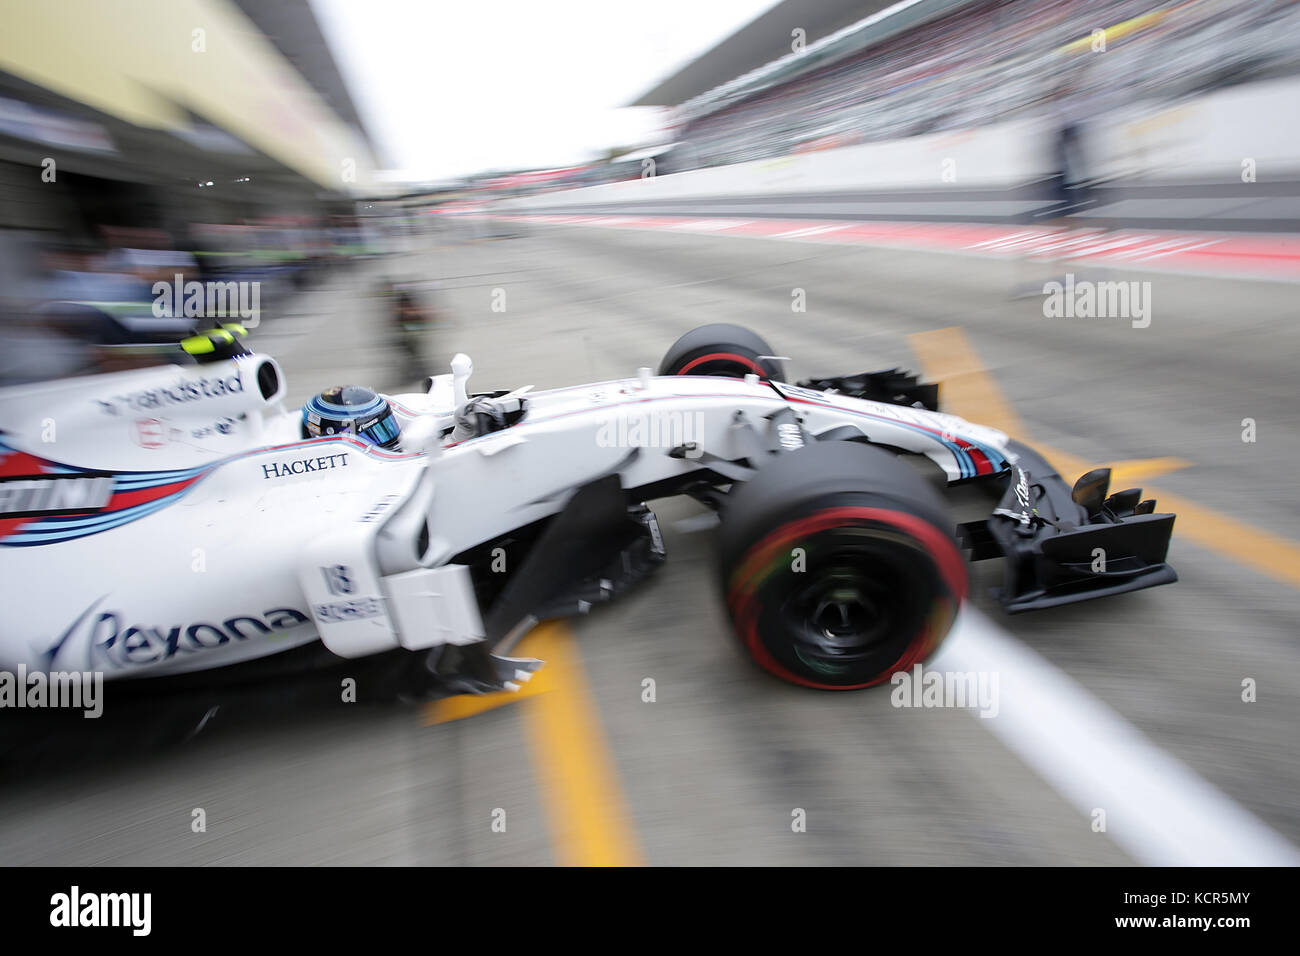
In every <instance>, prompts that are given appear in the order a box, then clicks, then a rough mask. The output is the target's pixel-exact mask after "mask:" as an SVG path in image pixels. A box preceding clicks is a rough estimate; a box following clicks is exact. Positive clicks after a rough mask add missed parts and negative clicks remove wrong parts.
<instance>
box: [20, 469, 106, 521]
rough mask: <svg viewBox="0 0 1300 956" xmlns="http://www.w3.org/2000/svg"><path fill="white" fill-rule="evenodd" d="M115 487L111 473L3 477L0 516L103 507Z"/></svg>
mask: <svg viewBox="0 0 1300 956" xmlns="http://www.w3.org/2000/svg"><path fill="white" fill-rule="evenodd" d="M114 487H115V482H114V480H113V477H112V476H111V475H32V476H28V477H19V478H0V516H2V517H5V518H34V517H44V516H48V515H72V514H89V513H93V512H98V511H103V510H104V508H106V507H107V506H108V503H109V500H110V499H112V497H113V489H114Z"/></svg>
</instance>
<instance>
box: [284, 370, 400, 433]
mask: <svg viewBox="0 0 1300 956" xmlns="http://www.w3.org/2000/svg"><path fill="white" fill-rule="evenodd" d="M302 423H303V427H304V428H305V429H306V431H307V434H309V435H311V436H312V437H314V438H328V437H329V436H330V435H355V436H356V437H357V438H360V439H362V440H364V441H368V442H370V443H371V444H372V445H378V446H379V447H380V448H393V447H395V446H396V445H397V440H398V439H399V438H400V437H401V431H402V430H401V426H400V425H399V424H398V423H397V417H396V416H395V415H394V414H393V410H392V409H391V408H389V407H388V402H387V400H385V399H384V397H383V396H382V395H378V394H376V393H375V392H374V391H373V390H372V389H369V388H365V387H364V386H361V385H338V386H336V387H334V388H328V389H326V390H325V391H323V392H321V393H320V394H319V395H317V396H316V397H314V398H313V399H312V400H311V401H309V402H308V403H307V404H306V405H304V406H303V407H302Z"/></svg>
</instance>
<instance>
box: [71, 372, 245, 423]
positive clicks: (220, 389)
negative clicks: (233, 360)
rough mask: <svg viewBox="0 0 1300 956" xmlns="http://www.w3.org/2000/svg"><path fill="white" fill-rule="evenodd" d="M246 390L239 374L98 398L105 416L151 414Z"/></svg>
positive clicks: (183, 381)
mask: <svg viewBox="0 0 1300 956" xmlns="http://www.w3.org/2000/svg"><path fill="white" fill-rule="evenodd" d="M243 390H244V382H243V379H241V378H240V377H239V376H238V375H228V376H225V377H221V376H213V377H211V378H207V377H204V378H195V379H184V378H183V379H179V380H178V381H177V382H176V384H175V385H171V386H168V387H165V388H144V389H140V390H139V391H137V392H124V393H122V394H120V395H113V396H111V397H109V398H107V399H102V398H101V399H95V401H96V403H97V404H98V405H99V407H100V409H102V410H103V411H104V412H105V413H106V414H109V415H120V414H122V410H123V409H124V408H125V409H129V410H131V411H133V412H148V411H153V410H155V409H158V408H168V407H170V406H174V405H187V404H189V403H190V402H200V401H204V400H206V399H209V398H221V397H222V396H225V395H236V394H239V393H240V392H243Z"/></svg>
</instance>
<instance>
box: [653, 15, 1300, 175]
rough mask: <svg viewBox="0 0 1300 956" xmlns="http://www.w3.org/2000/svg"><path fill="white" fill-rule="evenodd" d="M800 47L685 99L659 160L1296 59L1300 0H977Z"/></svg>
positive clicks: (960, 122) (1162, 86) (1249, 73)
mask: <svg viewBox="0 0 1300 956" xmlns="http://www.w3.org/2000/svg"><path fill="white" fill-rule="evenodd" d="M1096 30H1105V31H1106V48H1105V52H1104V55H1101V54H1100V53H1099V52H1098V51H1095V50H1093V48H1092V44H1091V42H1090V41H1091V38H1092V36H1093V32H1094V31H1096ZM862 42H863V43H868V42H870V41H868V40H866V39H865V38H864V39H863V41H862ZM811 52H812V49H811V48H810V50H809V51H808V52H807V53H804V54H793V55H791V56H790V57H786V58H785V60H784V61H781V63H780V64H778V65H777V66H775V67H774V68H772V69H771V70H770V71H769V73H770V78H764V77H761V76H760V77H757V78H755V82H742V83H733V84H728V85H726V86H724V87H721V88H719V89H718V90H714V91H711V92H710V93H707V94H704V95H703V96H701V97H697V98H696V99H695V100H693V101H690V102H688V103H686V104H684V105H683V106H682V107H681V108H680V110H679V114H678V115H679V122H680V125H679V128H678V139H679V144H680V145H679V147H678V148H675V149H673V150H672V153H671V156H672V159H671V166H670V168H669V169H666V170H664V171H671V172H677V171H681V170H685V169H691V168H698V167H701V166H719V165H726V164H729V163H737V162H744V161H746V160H754V159H765V158H769V157H775V156H782V155H788V154H790V153H794V152H801V151H806V150H813V149H823V148H831V147H837V146H846V145H852V144H857V143H865V142H872V141H877V140H888V139H897V138H902V137H907V136H916V135H920V134H924V133H930V132H937V131H942V130H949V129H962V128H971V127H976V126H981V125H986V124H989V123H992V122H995V121H998V120H1002V119H1008V118H1011V117H1014V116H1016V115H1017V114H1019V113H1021V112H1023V111H1026V110H1033V109H1035V108H1038V107H1039V106H1040V105H1041V104H1042V103H1043V102H1044V101H1046V100H1049V99H1051V97H1052V96H1053V95H1054V91H1056V90H1059V89H1060V88H1061V86H1062V85H1063V84H1068V85H1069V87H1070V89H1071V92H1072V94H1077V95H1079V96H1080V97H1081V98H1084V99H1086V100H1088V101H1089V102H1091V103H1093V104H1094V108H1095V109H1103V108H1109V107H1112V106H1114V105H1116V104H1117V103H1120V102H1123V103H1129V102H1135V101H1139V100H1151V101H1174V100H1178V99H1180V98H1183V97H1187V96H1193V95H1197V94H1201V93H1205V92H1208V91H1210V90H1213V89H1217V88H1219V87H1222V86H1226V85H1230V84H1235V83H1243V82H1248V81H1251V80H1256V79H1264V78H1268V77H1273V76H1280V75H1286V74H1288V73H1295V72H1300V3H1297V2H1295V0H1188V2H1183V3H1171V2H1166V3H1163V4H1161V3H1155V2H1152V0H979V2H976V3H973V4H971V5H969V6H966V7H963V8H961V9H959V10H958V11H956V12H955V13H952V14H950V15H947V16H944V17H942V18H940V19H938V20H934V21H932V22H930V23H928V24H923V25H921V26H920V27H917V28H915V29H912V30H909V31H907V32H905V33H902V34H900V35H898V36H896V37H893V38H891V39H887V40H884V41H881V42H879V43H874V44H872V45H869V46H866V47H865V48H863V49H861V50H860V51H858V52H856V53H851V54H848V55H845V56H841V57H840V58H839V59H835V60H833V61H832V62H828V63H826V64H825V65H822V66H817V67H815V68H813V69H811V70H805V71H799V69H798V66H797V57H799V56H801V55H810V54H811Z"/></svg>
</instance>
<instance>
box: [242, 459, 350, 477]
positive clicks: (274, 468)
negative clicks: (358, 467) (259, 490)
mask: <svg viewBox="0 0 1300 956" xmlns="http://www.w3.org/2000/svg"><path fill="white" fill-rule="evenodd" d="M347 466H348V456H347V454H346V453H345V452H338V453H336V454H333V455H319V456H317V457H315V458H294V459H292V460H290V461H280V462H272V463H271V464H269V465H263V466H262V479H263V480H264V481H265V480H266V479H267V478H288V477H289V476H291V475H305V474H308V473H309V472H314V471H330V470H331V469H334V468H346V467H347Z"/></svg>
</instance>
